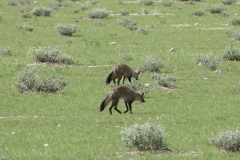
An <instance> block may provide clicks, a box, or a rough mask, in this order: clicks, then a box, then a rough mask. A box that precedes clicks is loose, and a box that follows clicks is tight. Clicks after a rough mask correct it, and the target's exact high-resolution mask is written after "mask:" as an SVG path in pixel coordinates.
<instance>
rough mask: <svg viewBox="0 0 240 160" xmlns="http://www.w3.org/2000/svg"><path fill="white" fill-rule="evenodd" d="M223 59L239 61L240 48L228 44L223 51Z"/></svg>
mask: <svg viewBox="0 0 240 160" xmlns="http://www.w3.org/2000/svg"><path fill="white" fill-rule="evenodd" d="M223 59H226V60H230V61H240V50H239V49H238V48H236V47H234V46H228V47H226V48H225V50H224V53H223Z"/></svg>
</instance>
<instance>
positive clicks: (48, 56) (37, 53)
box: [29, 47, 73, 64]
mask: <svg viewBox="0 0 240 160" xmlns="http://www.w3.org/2000/svg"><path fill="white" fill-rule="evenodd" d="M29 52H30V54H31V55H32V57H33V59H34V60H35V61H36V62H49V63H63V64H73V59H72V58H71V57H70V56H68V55H65V54H63V53H62V52H61V51H59V50H58V48H57V47H55V48H51V47H38V48H34V47H33V48H30V49H29Z"/></svg>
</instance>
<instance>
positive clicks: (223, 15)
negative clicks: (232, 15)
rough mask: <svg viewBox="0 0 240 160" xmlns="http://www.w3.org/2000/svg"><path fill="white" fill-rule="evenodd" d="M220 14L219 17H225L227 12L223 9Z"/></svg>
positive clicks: (227, 14)
mask: <svg viewBox="0 0 240 160" xmlns="http://www.w3.org/2000/svg"><path fill="white" fill-rule="evenodd" d="M220 15H221V17H223V18H226V17H228V16H229V13H228V12H226V11H223V12H222V13H221V14H220Z"/></svg>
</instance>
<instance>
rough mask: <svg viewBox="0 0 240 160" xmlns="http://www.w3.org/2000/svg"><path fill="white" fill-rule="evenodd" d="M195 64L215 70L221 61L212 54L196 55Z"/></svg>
mask: <svg viewBox="0 0 240 160" xmlns="http://www.w3.org/2000/svg"><path fill="white" fill-rule="evenodd" d="M195 62H196V63H197V64H203V65H204V66H205V67H206V68H207V69H210V70H216V69H217V67H218V65H219V64H220V62H221V59H220V58H218V57H216V56H214V55H213V54H208V55H205V56H204V55H201V54H196V55H195Z"/></svg>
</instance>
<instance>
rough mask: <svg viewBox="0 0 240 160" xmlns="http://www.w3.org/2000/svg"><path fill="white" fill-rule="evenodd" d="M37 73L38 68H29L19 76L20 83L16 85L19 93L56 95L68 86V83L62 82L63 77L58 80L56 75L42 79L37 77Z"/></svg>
mask: <svg viewBox="0 0 240 160" xmlns="http://www.w3.org/2000/svg"><path fill="white" fill-rule="evenodd" d="M36 71H37V69H36V67H29V68H28V70H26V71H24V72H22V73H21V74H20V75H19V77H18V81H17V82H16V83H15V86H16V87H17V89H18V91H19V92H21V93H25V92H29V91H31V92H45V93H55V92H57V91H58V90H61V89H63V88H64V87H65V86H66V85H67V82H65V81H62V77H58V78H57V77H56V76H54V75H50V76H49V77H48V78H46V79H45V78H43V79H40V78H39V76H37V75H36ZM37 77H38V78H37Z"/></svg>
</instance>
